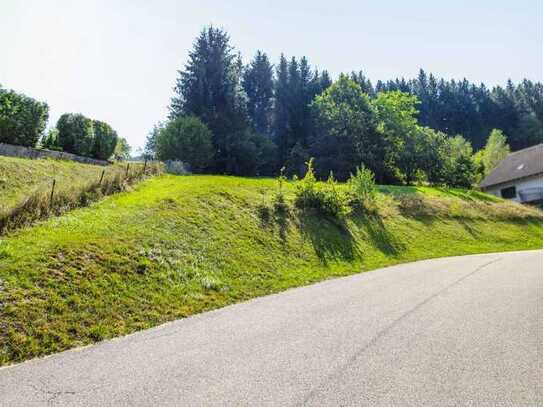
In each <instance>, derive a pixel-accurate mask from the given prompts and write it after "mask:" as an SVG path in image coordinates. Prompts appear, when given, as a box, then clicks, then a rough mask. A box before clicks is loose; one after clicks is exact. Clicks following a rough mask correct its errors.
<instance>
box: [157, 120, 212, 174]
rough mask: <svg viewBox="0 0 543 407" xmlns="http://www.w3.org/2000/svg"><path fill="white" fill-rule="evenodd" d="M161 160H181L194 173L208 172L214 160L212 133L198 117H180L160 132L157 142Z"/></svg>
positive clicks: (158, 154)
mask: <svg viewBox="0 0 543 407" xmlns="http://www.w3.org/2000/svg"><path fill="white" fill-rule="evenodd" d="M155 143H156V145H155V148H156V155H157V158H158V159H159V160H162V161H167V160H174V161H175V160H180V161H183V162H185V163H188V164H190V167H191V170H192V171H193V172H201V171H204V170H206V169H207V168H208V167H209V165H210V164H211V162H212V159H213V144H212V133H211V131H210V130H209V128H208V127H207V126H206V125H205V124H204V123H203V122H202V121H201V120H200V119H198V118H196V117H178V118H177V119H174V120H171V121H170V122H168V123H167V124H166V125H165V126H164V127H162V128H161V129H160V130H158V134H157V136H156V140H155Z"/></svg>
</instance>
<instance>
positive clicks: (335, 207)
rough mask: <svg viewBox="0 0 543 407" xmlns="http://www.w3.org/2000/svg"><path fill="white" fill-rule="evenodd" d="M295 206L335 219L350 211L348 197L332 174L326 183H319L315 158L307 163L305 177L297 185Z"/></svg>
mask: <svg viewBox="0 0 543 407" xmlns="http://www.w3.org/2000/svg"><path fill="white" fill-rule="evenodd" d="M294 204H295V205H296V207H297V208H299V209H302V210H307V209H313V210H317V211H319V212H320V213H321V214H323V215H327V216H331V217H333V218H341V217H343V216H344V215H346V214H347V213H348V211H349V209H348V205H347V197H346V196H345V194H344V193H342V191H340V190H339V188H338V187H337V182H336V181H335V179H334V176H333V174H332V173H330V176H329V177H328V181H327V182H326V183H319V182H317V179H316V177H315V170H314V168H313V158H311V159H310V160H309V161H308V162H307V172H306V174H305V177H304V178H303V179H302V180H300V181H299V182H298V184H297V185H296V191H295V198H294Z"/></svg>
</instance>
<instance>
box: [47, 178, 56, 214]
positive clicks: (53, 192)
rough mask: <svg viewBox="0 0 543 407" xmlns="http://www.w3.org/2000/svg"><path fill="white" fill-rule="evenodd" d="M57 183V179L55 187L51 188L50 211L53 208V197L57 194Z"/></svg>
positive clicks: (54, 181)
mask: <svg viewBox="0 0 543 407" xmlns="http://www.w3.org/2000/svg"><path fill="white" fill-rule="evenodd" d="M56 183H57V180H56V179H53V187H52V188H51V196H50V198H49V209H51V208H52V207H53V195H54V194H55V185H56Z"/></svg>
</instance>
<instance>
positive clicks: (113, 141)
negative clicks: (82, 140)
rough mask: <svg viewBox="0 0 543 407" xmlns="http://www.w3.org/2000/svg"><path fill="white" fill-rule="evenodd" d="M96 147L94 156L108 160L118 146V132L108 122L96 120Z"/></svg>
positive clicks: (94, 126) (94, 125)
mask: <svg viewBox="0 0 543 407" xmlns="http://www.w3.org/2000/svg"><path fill="white" fill-rule="evenodd" d="M93 129H94V147H93V150H92V156H93V157H94V158H97V159H99V160H108V159H109V158H111V156H112V155H113V153H114V152H115V148H116V147H117V142H118V140H119V137H118V136H117V132H116V131H115V130H113V129H112V128H111V126H110V125H109V124H107V123H104V122H101V121H98V120H94V122H93Z"/></svg>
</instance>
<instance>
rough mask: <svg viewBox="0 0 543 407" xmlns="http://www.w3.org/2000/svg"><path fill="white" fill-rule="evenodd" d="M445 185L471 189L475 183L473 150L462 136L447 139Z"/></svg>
mask: <svg viewBox="0 0 543 407" xmlns="http://www.w3.org/2000/svg"><path fill="white" fill-rule="evenodd" d="M443 175H444V183H445V185H447V186H450V187H460V188H471V187H472V186H473V183H474V181H475V163H474V161H473V149H472V147H471V144H470V142H469V141H467V140H466V139H464V138H463V137H462V136H455V137H453V138H452V139H447V149H446V156H445V157H444V171H443Z"/></svg>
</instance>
